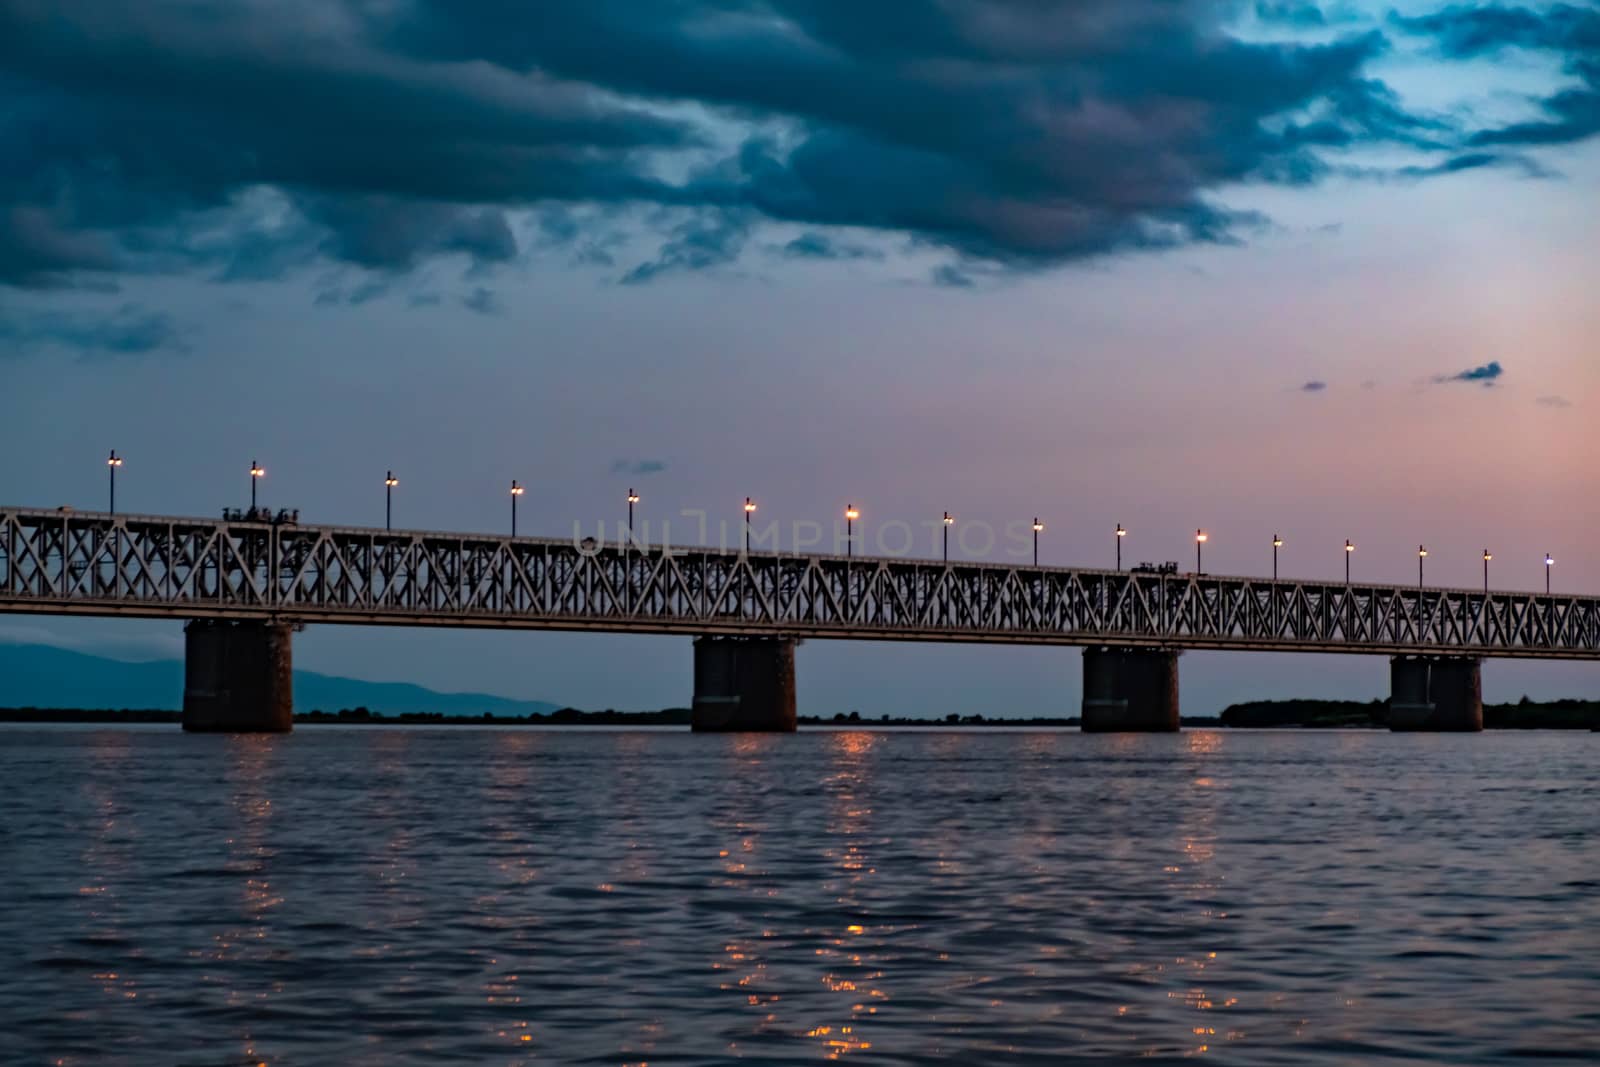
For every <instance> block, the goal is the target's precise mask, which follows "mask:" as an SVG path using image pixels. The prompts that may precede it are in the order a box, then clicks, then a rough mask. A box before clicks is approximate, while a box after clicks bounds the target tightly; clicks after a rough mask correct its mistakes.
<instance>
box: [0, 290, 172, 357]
mask: <svg viewBox="0 0 1600 1067" xmlns="http://www.w3.org/2000/svg"><path fill="white" fill-rule="evenodd" d="M40 348H61V349H65V350H67V351H69V352H72V353H74V354H76V355H77V356H78V357H79V358H81V359H96V358H112V357H120V356H143V355H148V354H150V353H154V352H159V351H168V352H185V351H187V350H188V345H187V343H186V342H185V341H184V339H183V335H182V333H181V331H180V330H179V329H178V328H177V326H176V325H175V324H174V323H173V321H172V319H171V317H170V316H168V315H165V314H161V313H158V312H152V311H147V310H145V309H143V308H140V307H138V306H137V305H134V304H124V305H122V306H121V307H120V308H117V309H116V310H115V311H113V312H111V313H110V314H106V315H98V314H90V313H66V312H39V313H34V314H23V315H9V314H6V313H4V312H0V357H3V356H4V355H6V354H7V353H8V352H10V353H12V354H21V353H25V352H30V351H33V350H35V349H40Z"/></svg>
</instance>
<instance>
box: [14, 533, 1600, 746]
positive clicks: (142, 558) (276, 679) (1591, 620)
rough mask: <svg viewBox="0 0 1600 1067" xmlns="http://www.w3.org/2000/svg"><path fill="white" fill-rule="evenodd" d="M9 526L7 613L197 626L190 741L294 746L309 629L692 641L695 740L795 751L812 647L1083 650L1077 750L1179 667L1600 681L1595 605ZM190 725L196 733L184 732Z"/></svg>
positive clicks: (1166, 711) (577, 546)
mask: <svg viewBox="0 0 1600 1067" xmlns="http://www.w3.org/2000/svg"><path fill="white" fill-rule="evenodd" d="M263 519H264V516H261V515H260V514H257V515H256V516H255V520H256V521H238V520H236V519H223V520H216V519H204V518H192V517H190V518H185V517H166V516H134V515H110V514H104V513H95V512H80V511H65V510H55V511H50V510H36V509H20V508H0V612H18V613H36V614H54V615H96V616H131V617H144V618H175V619H183V620H185V621H186V622H188V624H189V625H188V627H187V634H188V636H187V647H188V666H187V669H186V689H185V699H184V708H185V724H186V726H189V727H191V728H221V729H226V728H240V727H251V726H260V725H266V726H272V727H276V728H284V729H286V728H287V727H288V722H289V719H288V715H289V712H290V710H291V703H290V694H289V689H288V686H289V681H288V679H289V676H290V668H289V664H290V661H291V653H290V644H291V638H290V636H289V635H290V633H291V632H292V630H293V629H294V628H296V627H298V626H302V625H305V624H308V623H331V624H361V625H399V626H467V627H495V628H510V629H543V630H599V631H604V632H610V633H655V634H688V635H693V636H695V637H696V638H698V640H697V641H696V643H695V701H694V707H695V723H696V726H697V727H698V728H705V729H715V728H727V729H744V728H757V729H760V728H778V729H792V728H793V724H794V719H795V711H794V654H793V650H794V645H795V643H796V641H798V640H800V639H804V638H818V639H821V638H833V639H848V640H896V641H945V642H951V641H961V642H1004V643H1012V644H1048V645H1072V646H1080V647H1082V648H1084V650H1085V652H1084V657H1085V660H1084V697H1083V718H1084V724H1085V728H1087V729H1176V727H1177V721H1178V699H1177V656H1178V653H1179V652H1180V651H1182V650H1185V649H1226V650H1254V651H1297V652H1340V653H1359V654H1367V655H1374V654H1377V655H1387V656H1390V657H1392V678H1393V699H1392V701H1391V722H1392V723H1393V724H1394V725H1396V726H1397V727H1401V728H1406V727H1411V728H1425V729H1442V728H1458V729H1473V728H1480V727H1481V723H1482V701H1481V696H1480V695H1479V693H1480V683H1479V664H1480V661H1481V660H1482V659H1484V658H1493V657H1521V658H1543V659H1588V660H1600V598H1595V597H1583V596H1561V595H1557V596H1550V595H1545V594H1541V593H1527V592H1510V591H1494V590H1483V589H1445V588H1431V587H1428V588H1424V587H1419V586H1397V585H1379V584H1368V583H1350V584H1347V583H1343V582H1305V581H1295V580H1281V581H1275V580H1270V579H1261V578H1251V577H1243V576H1223V575H1210V574H1152V573H1140V572H1130V571H1105V570H1094V569H1079V568H1060V567H1030V566H1014V565H1011V564H1003V563H1001V564H997V563H981V562H968V561H952V562H948V563H946V562H942V561H938V560H922V559H912V558H905V557H893V558H882V557H860V556H857V557H854V558H851V557H846V556H826V555H794V554H785V553H782V552H761V551H756V552H748V553H747V552H742V551H738V550H725V549H719V548H706V547H692V546H671V547H663V546H646V545H642V544H628V545H618V544H595V543H593V542H590V543H575V542H574V541H573V540H572V539H553V538H536V537H518V538H507V537H497V536H492V535H482V534H460V533H447V532H423V531H389V530H382V529H367V528H359V527H343V526H321V525H312V524H301V523H298V522H289V521H270V520H267V521H262V520H263ZM191 711H192V714H191Z"/></svg>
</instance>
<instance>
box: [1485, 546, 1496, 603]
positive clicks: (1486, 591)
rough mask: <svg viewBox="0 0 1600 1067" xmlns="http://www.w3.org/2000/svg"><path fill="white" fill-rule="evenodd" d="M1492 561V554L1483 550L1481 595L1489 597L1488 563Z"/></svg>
mask: <svg viewBox="0 0 1600 1067" xmlns="http://www.w3.org/2000/svg"><path fill="white" fill-rule="evenodd" d="M1491 559H1494V555H1493V553H1491V552H1490V551H1489V550H1488V549H1487V548H1486V549H1484V550H1483V595H1484V596H1486V597H1487V596H1488V595H1489V561H1490V560H1491Z"/></svg>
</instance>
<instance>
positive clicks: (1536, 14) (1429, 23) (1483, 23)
mask: <svg viewBox="0 0 1600 1067" xmlns="http://www.w3.org/2000/svg"><path fill="white" fill-rule="evenodd" d="M1393 21H1394V23H1395V24H1396V25H1398V26H1400V27H1402V28H1403V29H1405V30H1408V31H1410V32H1412V33H1416V34H1425V35H1428V36H1431V37H1433V38H1434V40H1435V41H1436V42H1437V45H1438V48H1439V49H1440V51H1441V52H1443V53H1444V54H1445V55H1446V56H1449V57H1451V58H1454V59H1470V58H1475V57H1479V56H1492V55H1496V54H1498V53H1500V52H1502V51H1505V50H1507V49H1512V48H1520V49H1531V50H1536V51H1544V52H1550V53H1554V54H1555V55H1558V56H1560V57H1561V59H1562V65H1563V67H1564V69H1565V71H1566V73H1567V74H1569V75H1571V76H1572V77H1573V78H1575V79H1577V80H1578V81H1579V82H1580V83H1581V84H1580V85H1576V86H1569V87H1566V88H1563V89H1561V90H1559V91H1557V92H1555V93H1553V94H1551V95H1550V96H1548V97H1546V98H1544V99H1543V100H1541V101H1539V104H1540V107H1541V109H1542V110H1543V111H1544V113H1545V115H1546V117H1545V118H1544V119H1541V120H1536V121H1532V122H1518V123H1512V124H1511V125H1507V126H1502V127H1499V128H1497V129H1488V130H1480V131H1478V132H1477V133H1475V134H1473V136H1472V138H1471V142H1472V143H1473V144H1477V145H1525V146H1534V145H1552V144H1570V143H1572V142H1574V141H1581V140H1585V139H1587V138H1589V137H1593V136H1595V135H1596V134H1600V5H1591V6H1579V5H1574V4H1555V5H1553V6H1550V7H1545V8H1528V7H1511V6H1502V5H1498V4H1488V5H1466V4H1458V5H1454V6H1451V7H1447V8H1444V9H1442V10H1440V11H1438V12H1436V13H1434V14H1431V15H1424V16H1421V17H1418V18H1403V17H1399V16H1395V17H1394V19H1393Z"/></svg>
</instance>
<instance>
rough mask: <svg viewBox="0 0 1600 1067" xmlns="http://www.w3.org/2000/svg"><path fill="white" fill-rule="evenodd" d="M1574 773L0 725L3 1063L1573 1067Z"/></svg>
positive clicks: (1578, 838)
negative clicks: (1420, 1065)
mask: <svg viewBox="0 0 1600 1067" xmlns="http://www.w3.org/2000/svg"><path fill="white" fill-rule="evenodd" d="M1597 768H1600V735H1597V734H1588V733H1583V734H1575V733H1545V732H1539V733H1492V734H1484V735H1476V736H1459V735H1458V736H1448V735H1437V736H1429V735H1390V734H1387V733H1381V732H1369V731H1360V732H1354V731H1352V732H1331V731H1330V732H1313V731H1282V732H1259V733H1258V732H1247V731H1232V732H1228V731H1203V730H1195V731H1189V732H1186V733H1184V734H1181V735H1176V736H1122V737H1118V736H1087V735H1082V734H1078V733H1076V732H1070V731H1065V732H1049V731H1036V732H1001V731H994V730H969V731H948V732H946V731H941V732H929V733H921V732H916V733H913V732H906V731H901V732H896V733H874V732H871V731H859V732H843V731H841V732H828V731H816V732H810V733H802V734H800V735H797V736H788V737H757V736H742V737H737V736H732V737H730V736H722V737H705V736H692V735H690V734H688V733H684V732H678V731H646V730H634V731H571V730H562V731H557V730H531V729H477V728H462V727H456V728H442V729H441V728H433V729H429V728H400V727H358V728H339V727H306V728H301V729H300V730H299V731H297V732H296V733H295V734H293V735H291V736H288V737H238V738H228V737H215V736H185V735H184V734H182V733H181V732H179V731H178V730H177V729H176V728H174V727H171V726H157V727H149V728H107V727H99V726H96V727H86V728H70V727H67V728H51V729H37V728H7V729H0V1062H4V1063H6V1064H11V1063H18V1064H30V1063H40V1064H44V1063H50V1064H56V1063H60V1064H64V1065H72V1064H89V1063H117V1064H132V1065H139V1064H151V1065H163V1067H165V1065H168V1064H196V1065H198V1064H260V1063H265V1064H271V1065H279V1064H283V1065H290V1064H365V1063H373V1064H376V1063H383V1064H437V1063H473V1064H517V1063H562V1064H567V1063H573V1064H584V1063H596V1064H618V1063H635V1064H636V1063H644V1062H648V1063H651V1064H663V1063H695V1064H698V1063H715V1062H725V1061H729V1060H733V1059H737V1058H740V1057H743V1058H746V1059H750V1060H758V1061H762V1062H773V1063H809V1062H815V1061H816V1060H818V1059H821V1058H824V1057H829V1056H835V1057H837V1058H839V1059H857V1060H861V1061H863V1062H868V1063H871V1062H878V1063H884V1064H914V1063H945V1062H949V1063H961V1064H1021V1063H1059V1062H1106V1063H1112V1062H1120V1061H1122V1060H1124V1059H1129V1058H1133V1057H1146V1058H1153V1059H1155V1060H1156V1062H1162V1061H1168V1060H1177V1059H1180V1058H1186V1057H1190V1056H1195V1055H1200V1056H1209V1057H1213V1058H1216V1059H1218V1060H1219V1061H1221V1062H1225V1063H1230V1064H1290V1063H1293V1064H1356V1063H1360V1064H1368V1063H1386V1062H1389V1063H1399V1062H1417V1061H1419V1060H1421V1061H1433V1062H1439V1063H1450V1064H1491V1063H1493V1064H1499V1063H1506V1062H1513V1061H1517V1060H1520V1059H1529V1058H1541V1059H1543V1060H1545V1061H1546V1062H1595V1061H1596V1060H1597V1059H1600V847H1597V842H1596V831H1595V826H1596V823H1597V821H1600V784H1597V776H1596V769H1597Z"/></svg>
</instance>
